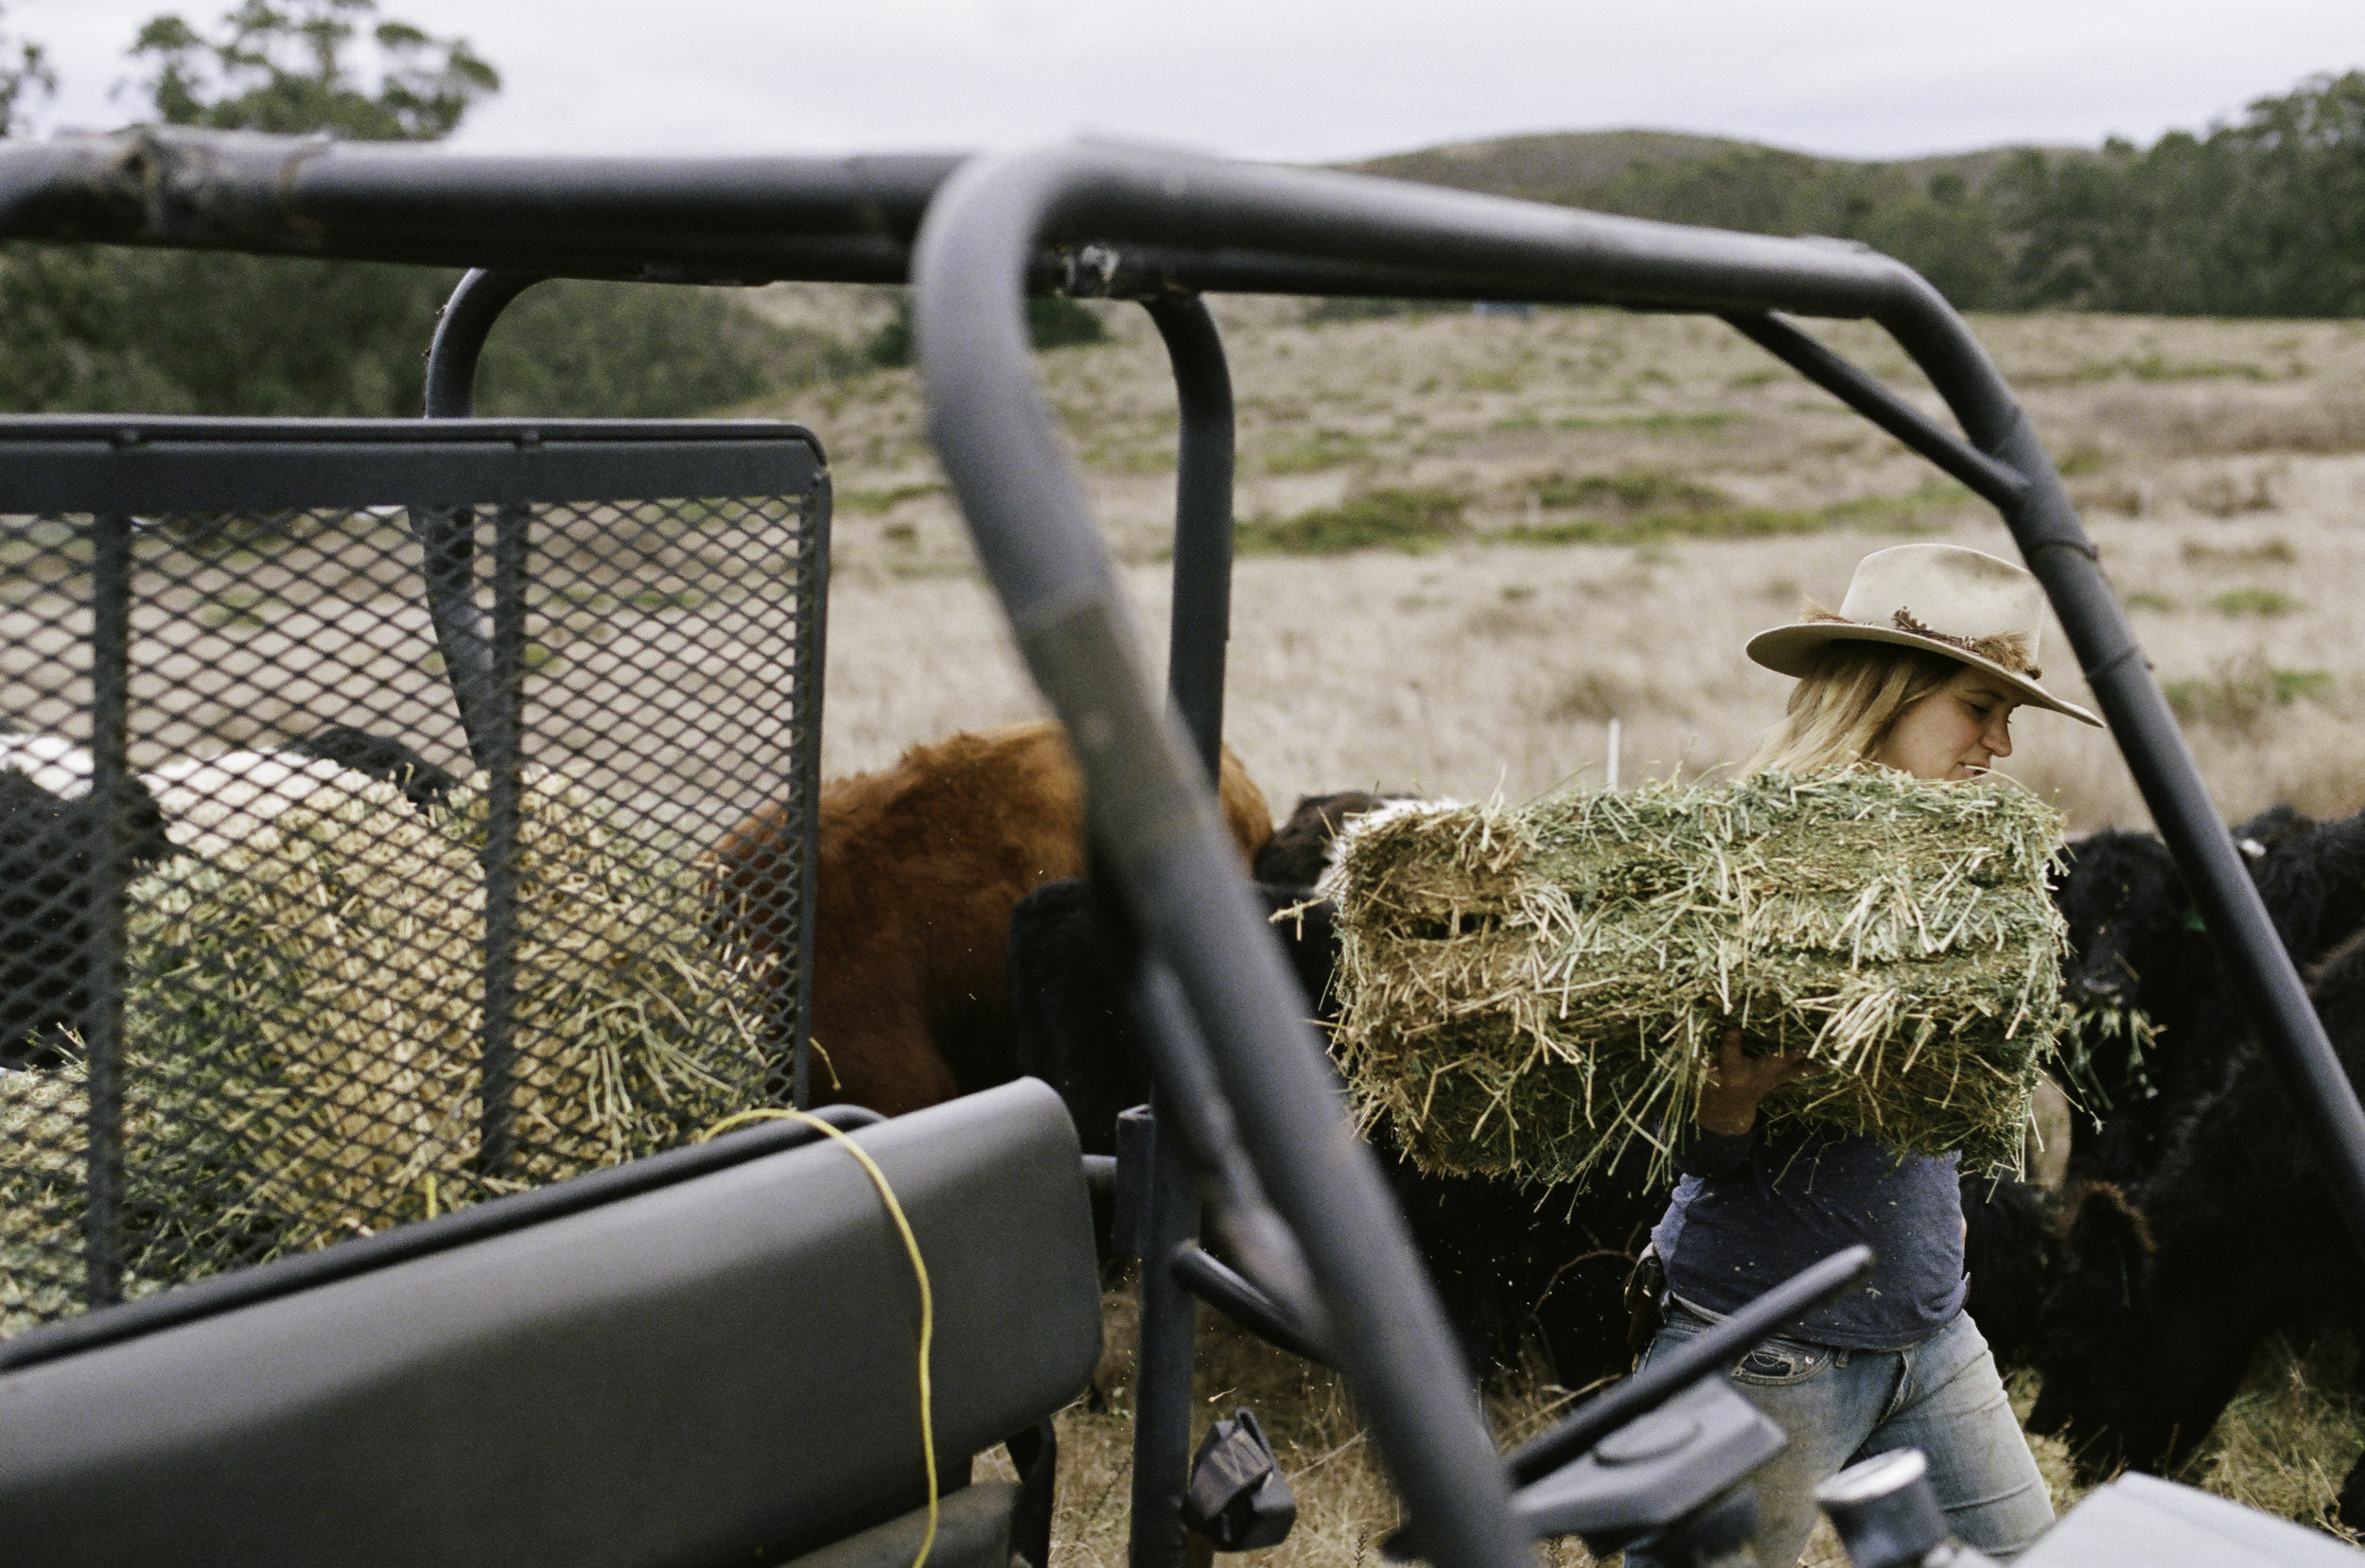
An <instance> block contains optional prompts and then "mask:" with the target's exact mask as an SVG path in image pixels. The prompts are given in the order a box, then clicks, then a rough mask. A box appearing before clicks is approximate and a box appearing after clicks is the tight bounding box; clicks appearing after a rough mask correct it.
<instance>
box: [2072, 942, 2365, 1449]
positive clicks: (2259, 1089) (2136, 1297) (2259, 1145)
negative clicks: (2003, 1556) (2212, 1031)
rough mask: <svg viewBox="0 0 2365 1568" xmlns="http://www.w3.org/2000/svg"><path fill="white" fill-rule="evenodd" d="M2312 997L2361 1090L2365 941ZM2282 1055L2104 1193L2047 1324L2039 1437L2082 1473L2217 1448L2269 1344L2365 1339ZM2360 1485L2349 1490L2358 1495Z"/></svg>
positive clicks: (2233, 1075) (2247, 1055) (2358, 1281)
mask: <svg viewBox="0 0 2365 1568" xmlns="http://www.w3.org/2000/svg"><path fill="white" fill-rule="evenodd" d="M2312 989H2313V994H2314V997H2315V1001H2316V1006H2317V1011H2318V1013H2319V1014H2320V1015H2321V1018H2322V1019H2323V1023H2324V1030H2325V1033H2326V1034H2327V1035H2329V1036H2330V1037H2331V1039H2332V1043H2333V1046H2334V1048H2335V1049H2336V1050H2337V1051H2338V1052H2339V1056H2340V1060H2341V1065H2342V1067H2343V1068H2344V1069H2345V1070H2346V1071H2347V1072H2348V1074H2349V1078H2350V1081H2351V1082H2352V1083H2356V1082H2357V1081H2359V1079H2360V1077H2361V1076H2365V933H2359V934H2357V935H2355V936H2352V937H2351V938H2350V939H2349V940H2348V941H2347V942H2345V943H2343V944H2342V945H2341V946H2340V947H2339V949H2338V950H2336V951H2335V952H2334V953H2333V954H2332V956H2331V957H2329V958H2328V959H2326V960H2325V961H2324V963H2323V965H2322V966H2321V968H2320V969H2319V970H2318V971H2317V974H2316V977H2315V980H2314V984H2313V987H2312ZM2295 1121H2296V1118H2295V1117H2294V1115H2293V1111H2292V1106H2291V1101H2290V1096H2289V1094H2288V1092H2287V1090H2286V1089H2285V1087H2284V1084H2283V1081H2282V1078H2281V1075H2280V1074H2279V1072H2278V1071H2277V1070H2276V1069H2275V1066H2274V1064H2273V1063H2272V1062H2271V1061H2270V1060H2269V1058H2268V1056H2267V1054H2266V1053H2265V1052H2264V1051H2263V1050H2262V1049H2261V1048H2260V1047H2259V1046H2258V1045H2257V1044H2256V1043H2255V1041H2252V1040H2250V1039H2247V1038H2246V1039H2244V1040H2243V1041H2242V1043H2241V1044H2240V1046H2239V1048H2238V1049H2237V1050H2236V1051H2235V1052H2234V1055H2233V1057H2232V1059H2231V1061H2230V1062H2229V1064H2228V1068H2227V1071H2226V1073H2225V1076H2224V1080H2223V1082H2221V1083H2220V1084H2219V1085H2218V1087H2217V1088H2216V1090H2215V1091H2214V1092H2212V1093H2210V1094H2208V1095H2207V1096H2205V1097H2203V1098H2202V1099H2201V1100H2200V1101H2199V1102H2198V1103H2197V1104H2196V1105H2195V1106H2193V1107H2192V1109H2191V1110H2190V1112H2189V1113H2188V1114H2186V1115H2185V1116H2184V1117H2182V1118H2181V1120H2180V1121H2179V1122H2178V1124H2176V1126H2175V1127H2173V1128H2172V1129H2171V1131H2170V1136H2169V1141H2168V1147H2167V1152H2166V1153H2165V1155H2164V1157H2163V1159H2161V1162H2160V1165H2159V1168H2158V1169H2157V1170H2155V1171H2154V1172H2152V1173H2151V1175H2150V1176H2147V1177H2146V1178H2145V1179H2144V1180H2143V1181H2142V1182H2141V1183H2140V1184H2138V1185H2136V1186H2134V1187H2132V1188H2129V1189H2128V1190H2127V1191H2125V1192H2124V1193H2122V1192H2121V1191H2120V1190H2119V1189H2117V1188H2115V1187H2111V1186H2096V1187H2093V1188H2091V1189H2089V1190H2087V1191H2086V1192H2085V1193H2083V1194H2082V1196H2081V1198H2080V1199H2079V1201H2077V1202H2076V1205H2075V1207H2074V1209H2073V1212H2072V1217H2071V1220H2070V1224H2069V1227H2068V1229H2067V1241H2066V1254H2065V1257H2064V1260H2063V1263H2062V1266H2061V1269H2060V1271H2059V1275H2058V1279H2057V1280H2056V1281H2055V1283H2054V1285H2053V1287H2052V1289H2051V1291H2050V1292H2049V1294H2048V1295H2047V1297H2046V1299H2045V1302H2044V1307H2043V1315H2042V1325H2041V1329H2042V1336H2041V1350H2040V1355H2039V1359H2038V1367H2039V1369H2040V1371H2041V1373H2042V1374H2043V1378H2044V1385H2043V1389H2042V1391H2041V1394H2040V1396H2039V1398H2038V1401H2037V1406H2036V1409H2035V1411H2034V1413H2033V1415H2032V1417H2031V1424H2032V1425H2033V1426H2034V1427H2035V1428H2036V1429H2037V1430H2039V1431H2043V1432H2055V1433H2060V1434H2062V1435H2063V1436H2065V1437H2067V1438H2068V1439H2069V1441H2070V1443H2071V1445H2072V1448H2073V1451H2074V1452H2075V1454H2076V1457H2077V1463H2078V1466H2079V1469H2080V1471H2081V1472H2083V1473H2085V1474H2087V1475H2088V1476H2090V1477H2099V1476H2101V1475H2105V1474H2108V1473H2109V1472H2111V1470H2113V1469H2115V1468H2116V1467H2117V1466H2119V1465H2121V1464H2127V1465H2131V1466H2133V1467H2134V1468H2136V1469H2138V1470H2146V1471H2159V1470H2162V1469H2164V1468H2167V1467H2170V1466H2173V1465H2175V1464H2177V1463H2179V1462H2181V1460H2182V1459H2184V1458H2185V1457H2186V1456H2187V1455H2190V1454H2191V1453H2192V1452H2193V1450H2194V1448H2195V1447H2196V1446H2197V1445H2198V1444H2199V1442H2200V1441H2201V1440H2202V1439H2203V1438H2204V1437H2207V1436H2208V1433H2209V1430H2210V1428H2211V1427H2212V1426H2213V1425H2214V1424H2216V1420H2217V1417H2218V1415H2219V1414H2220V1413H2221V1412H2222V1411H2223V1410H2224V1408H2225V1406H2226V1403H2227V1402H2228V1401H2229V1400H2231V1399H2232V1398H2233V1396H2234V1392H2235V1390H2236V1389H2237V1388H2238V1387H2239V1386H2240V1385H2241V1382H2242V1378H2243V1375H2244V1373H2245V1372H2246V1371H2247V1369H2248V1368H2249V1366H2250V1364H2251V1357H2252V1356H2253V1355H2254V1354H2255V1353H2256V1352H2257V1350H2258V1348H2259V1345H2260V1344H2261V1342H2262V1341H2264V1340H2265V1339H2266V1338H2267V1336H2268V1335H2269V1333H2275V1332H2277V1331H2289V1332H2294V1333H2299V1334H2301V1335H2305V1334H2307V1333H2313V1332H2314V1331H2316V1330H2317V1329H2319V1328H2321V1327H2322V1326H2324V1325H2326V1324H2339V1325H2342V1326H2348V1327H2355V1326H2356V1324H2357V1322H2358V1320H2359V1318H2360V1316H2365V1313H2360V1302H2365V1295H2361V1294H2360V1293H2361V1292H2365V1268H2360V1266H2359V1261H2358V1258H2357V1255H2356V1250H2355V1248H2354V1247H2353V1246H2351V1245H2350V1242H2349V1238H2348V1235H2347V1233H2346V1231H2345V1230H2344V1228H2342V1225H2341V1223H2340V1219H2339V1215H2338V1213H2337V1212H2336V1211H2335V1210H2334V1206H2333V1201H2332V1197H2331V1194H2330V1192H2329V1191H2328V1189H2327V1187H2326V1185H2325V1178H2324V1173H2323V1172H2322V1170H2321V1167H2320V1166H2319V1164H2318V1162H2317V1159H2316V1156H2315V1153H2314V1149H2313V1146H2312V1144H2311V1141H2309V1140H2308V1139H2307V1138H2306V1137H2304V1135H2303V1134H2302V1133H2301V1131H2300V1129H2299V1128H2298V1127H2297V1126H2296V1125H2295ZM2357 1484H2358V1473H2357V1472H2352V1474H2351V1477H2350V1488H2349V1491H2350V1493H2352V1494H2353V1493H2355V1492H2356V1488H2357Z"/></svg>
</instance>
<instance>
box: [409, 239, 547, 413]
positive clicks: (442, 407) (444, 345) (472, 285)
mask: <svg viewBox="0 0 2365 1568" xmlns="http://www.w3.org/2000/svg"><path fill="white" fill-rule="evenodd" d="M544 276H545V274H543V273H540V272H503V271H498V270H493V269H491V268H485V267H478V268H473V269H471V270H469V272H468V274H467V275H466V276H465V277H464V278H462V279H461V280H460V282H459V283H458V284H457V285H456V286H455V287H453V288H452V291H451V297H450V298H449V299H447V300H446V301H445V302H444V308H443V310H442V312H441V313H440V314H439V315H437V316H436V318H435V337H434V339H433V340H431V341H430V342H429V344H428V346H427V417H428V418H429V419H466V418H467V417H468V416H469V415H471V414H473V413H475V412H476V370H477V364H478V362H479V361H480V360H481V359H482V358H483V357H484V340H485V339H487V338H489V337H491V336H492V334H493V323H494V322H498V321H499V320H500V318H501V312H502V311H504V310H506V309H508V308H509V306H510V304H511V302H513V301H515V300H516V299H517V296H518V295H520V294H522V293H524V292H525V291H526V290H527V289H529V288H531V287H534V285H535V284H537V283H540V282H541V281H542V280H543V277H544Z"/></svg>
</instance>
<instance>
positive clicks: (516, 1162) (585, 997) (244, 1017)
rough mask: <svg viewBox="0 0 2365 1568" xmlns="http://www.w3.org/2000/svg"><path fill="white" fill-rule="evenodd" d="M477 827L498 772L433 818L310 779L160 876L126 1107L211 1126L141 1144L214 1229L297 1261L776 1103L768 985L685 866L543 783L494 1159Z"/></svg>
mask: <svg viewBox="0 0 2365 1568" xmlns="http://www.w3.org/2000/svg"><path fill="white" fill-rule="evenodd" d="M485 821H486V810H485V797H484V793H483V790H482V781H481V780H477V781H472V782H471V784H470V785H469V786H467V787H464V788H463V789H462V790H460V791H458V792H455V793H454V795H453V796H452V799H451V801H450V804H449V807H448V808H447V810H439V811H435V812H432V813H426V814H423V813H421V812H418V811H416V810H413V809H412V806H411V804H410V802H409V801H407V800H406V799H405V798H404V796H403V794H402V793H401V791H400V790H399V789H398V788H397V787H395V786H394V785H392V784H379V783H371V784H368V785H367V786H365V787H360V788H355V789H351V790H340V791H333V792H332V791H323V792H317V793H313V794H311V795H308V796H307V797H306V798H305V799H304V800H302V801H300V802H298V803H296V804H295V805H292V806H290V807H289V808H287V809H286V810H283V811H281V812H280V813H278V814H277V815H276V816H275V817H273V818H272V821H271V822H270V823H269V824H267V825H265V826H263V827H262V828H259V829H258V830H256V831H255V832H254V833H253V834H252V835H251V836H249V837H247V838H244V839H242V840H240V841H238V842H236V843H235V844H232V845H227V846H226V847H224V848H223V849H221V850H220V851H219V853H217V854H214V855H213V856H211V857H209V858H205V859H188V858H184V859H181V860H177V861H175V862H170V863H169V864H168V865H167V866H166V868H165V869H164V870H163V871H162V872H160V873H159V874H158V875H157V876H155V877H153V878H150V879H149V880H147V881H146V882H144V883H143V884H142V885H141V887H140V889H139V890H138V892H137V894H136V896H135V897H134V899H133V909H132V919H131V962H132V983H131V989H130V993H129V996H128V998H127V1005H126V1049H127V1053H128V1054H129V1055H130V1056H131V1061H132V1067H131V1071H130V1072H129V1073H128V1074H127V1078H128V1080H129V1085H130V1089H129V1097H128V1101H127V1115H134V1116H147V1117H150V1118H159V1117H169V1118H170V1119H171V1120H172V1121H173V1122H174V1123H175V1124H176V1126H178V1127H180V1128H182V1129H184V1130H185V1129H196V1132H195V1134H194V1135H193V1136H187V1137H184V1143H183V1144H182V1145H180V1146H177V1147H170V1148H166V1147H165V1146H163V1144H162V1143H161V1142H160V1141H159V1140H158V1139H156V1138H153V1137H150V1138H144V1139H142V1140H139V1141H138V1144H137V1146H136V1147H135V1148H134V1150H133V1154H132V1164H133V1168H134V1171H133V1174H134V1176H135V1178H136V1176H137V1173H138V1171H139V1169H140V1168H141V1165H142V1163H143V1162H144V1161H150V1160H162V1161H164V1162H165V1163H166V1164H168V1165H170V1166H171V1167H172V1168H173V1172H174V1176H175V1179H176V1180H178V1181H180V1182H182V1183H184V1184H186V1185H188V1186H192V1187H195V1188H198V1189H201V1190H202V1196H201V1198H200V1199H199V1201H201V1203H203V1204H205V1205H206V1206H208V1207H210V1209H211V1210H212V1211H213V1222H212V1223H213V1224H214V1226H215V1228H217V1229H219V1228H221V1227H225V1226H227V1227H239V1226H244V1227H254V1228H260V1229H261V1230H263V1231H265V1232H268V1242H267V1245H266V1246H264V1248H263V1250H264V1251H265V1252H266V1253H269V1252H277V1251H285V1250H293V1249H300V1248H304V1247H310V1246H320V1245H323V1244H324V1243H326V1242H329V1241H333V1240H336V1239H338V1238H339V1237H342V1236H346V1235H352V1234H357V1233H360V1234H366V1233H368V1232H371V1231H374V1230H377V1229H382V1228H385V1227H387V1226H389V1225H391V1224H394V1223H396V1222H399V1221H402V1220H407V1219H414V1218H418V1217H421V1216H423V1215H424V1214H426V1213H428V1212H429V1211H433V1210H436V1209H444V1208H452V1207H457V1206H460V1205H463V1204H465V1203H469V1202H474V1201H477V1200H479V1199H481V1198H483V1197H485V1196H489V1195H492V1194H494V1193H502V1192H510V1191H516V1190H518V1189H521V1188H524V1187H528V1186H535V1185H540V1184H543V1183H546V1182H552V1181H558V1180H562V1179H564V1178H566V1177H568V1176H575V1175H579V1174H581V1173H582V1172H585V1171H587V1170H591V1169H593V1168H595V1167H598V1166H603V1165H610V1164H615V1163H618V1162H620V1161H622V1160H624V1159H631V1158H633V1157H635V1156H637V1155H641V1154H647V1153H651V1152H654V1151H656V1150H657V1149H662V1148H666V1147H670V1146H672V1145H674V1144H675V1143H677V1142H679V1141H682V1140H683V1139H684V1138H685V1137H687V1136H690V1135H692V1134H694V1133H695V1132H696V1131H698V1130H700V1129H703V1128H704V1127H707V1126H709V1125H711V1124H713V1123H714V1122H716V1121H719V1120H721V1119H722V1118H724V1117H726V1116H727V1115H730V1114H732V1113H733V1112H735V1111H738V1110H741V1109H744V1108H745V1107H746V1106H749V1105H752V1104H756V1103H758V1102H759V1101H760V1100H761V1099H762V1096H763V1091H764V1083H765V1077H766V1072H767V1070H768V1059H767V1054H766V1052H765V1050H764V1044H763V1025H762V1013H761V1010H760V1005H759V999H760V994H761V993H760V990H759V988H758V986H757V985H756V984H755V983H754V980H753V978H752V977H750V976H748V975H747V974H746V973H745V972H744V967H741V966H738V965H734V964H733V963H731V962H730V961H728V960H727V959H726V958H725V957H724V955H723V954H721V953H720V952H719V951H718V950H717V948H716V945H715V943H714V941H713V939H712V937H711V936H710V934H709V933H708V932H707V930H706V928H705V925H704V913H705V912H704V905H703V903H702V901H701V894H700V889H699V886H698V882H697V878H696V874H695V872H694V870H693V869H692V867H691V866H690V865H689V864H687V863H686V862H679V863H677V862H673V861H670V860H667V859H665V858H662V857H659V856H657V855H656V854H654V853H652V852H651V851H650V850H648V849H647V848H646V847H645V846H643V845H639V843H637V842H635V841H634V840H632V839H630V838H629V837H627V836H625V835H624V834H622V833H621V832H618V831H617V830H615V829H614V828H612V826H611V825H610V824H609V823H608V822H607V821H606V820H605V819H604V816H603V814H602V812H601V810H599V808H598V807H597V806H596V805H595V803H594V802H593V801H592V800H591V799H590V798H589V797H588V796H587V795H585V794H583V793H581V792H579V791H576V790H573V789H570V788H569V787H567V786H566V785H565V784H564V783H563V782H562V781H560V780H559V779H557V778H555V777H553V776H549V775H530V776H529V778H528V780H527V784H526V789H525V792H524V809H523V812H522V821H521V824H520V830H519V840H518V848H517V897H518V906H519V939H518V943H517V1012H516V1025H515V1034H514V1041H513V1050H514V1057H515V1066H514V1069H513V1073H512V1081H513V1086H514V1087H513V1089H512V1094H511V1104H512V1106H513V1107H514V1127H515V1139H516V1145H517V1147H516V1152H515V1154H514V1156H513V1157H512V1158H511V1159H510V1160H509V1161H508V1162H507V1163H506V1164H505V1165H503V1166H502V1167H500V1168H499V1169H498V1170H494V1171H486V1170H483V1169H482V1168H481V1164H482V1162H481V1159H480V1156H481V1152H482V1150H481V1134H482V1117H483V1103H482V1051H483V1027H484V1020H483V1009H482V965H483V957H482V955H483V942H484V907H485V906H484V876H483V871H482V863H481V861H480V858H479V857H480V855H481V854H482V846H483V843H484V835H485ZM186 1206H187V1205H186V1204H185V1203H184V1207H186ZM190 1240H191V1242H192V1244H194V1243H195V1241H196V1240H197V1238H194V1237H192V1238H190ZM239 1250H240V1251H241V1252H242V1253H243V1254H244V1255H243V1256H241V1257H240V1258H239V1259H238V1260H237V1261H252V1258H253V1256H254V1249H253V1248H252V1247H241V1248H240V1249H239Z"/></svg>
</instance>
